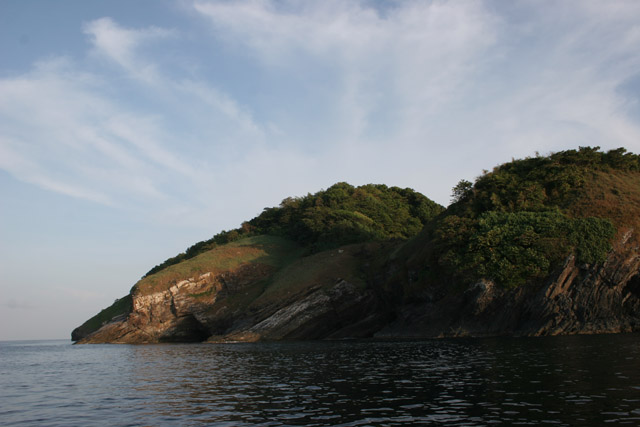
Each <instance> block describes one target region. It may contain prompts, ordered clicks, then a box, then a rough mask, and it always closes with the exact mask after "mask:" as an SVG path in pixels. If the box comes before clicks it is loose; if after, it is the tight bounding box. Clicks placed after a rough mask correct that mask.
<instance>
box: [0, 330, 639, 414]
mask: <svg viewBox="0 0 640 427" xmlns="http://www.w3.org/2000/svg"><path fill="white" fill-rule="evenodd" d="M416 424H418V425H420V424H436V425H460V426H480V425H492V424H506V425H513V424H522V425H540V424H552V425H612V424H613V425H617V424H628V425H640V335H637V334H629V335H597V336H569V337H546V338H496V339H455V340H429V341H382V342H380V341H378V342H374V341H341V342H293V343H256V344H222V345H221V344H158V345H71V343H70V342H68V341H12V342H0V425H4V426H7V425H9V426H13V425H16V426H18V425H19V426H29V425H46V426H96V425H97V426H101V425H105V426H113V425H123V426H147V425H152V426H161V425H186V426H189V425H219V426H243V425H247V426H248V425H261V426H280V425H306V426H328V425H335V426H367V425H380V426H394V425H416Z"/></svg>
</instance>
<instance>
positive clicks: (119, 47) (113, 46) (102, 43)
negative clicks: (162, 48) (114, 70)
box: [84, 17, 175, 83]
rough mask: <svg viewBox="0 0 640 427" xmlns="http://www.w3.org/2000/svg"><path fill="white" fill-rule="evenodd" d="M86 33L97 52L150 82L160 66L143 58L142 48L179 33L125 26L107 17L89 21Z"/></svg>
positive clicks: (144, 80) (162, 29) (86, 25)
mask: <svg viewBox="0 0 640 427" xmlns="http://www.w3.org/2000/svg"><path fill="white" fill-rule="evenodd" d="M84 33H85V34H87V35H88V36H90V38H91V41H92V43H93V52H94V54H96V55H99V56H103V57H105V58H107V59H109V60H111V61H114V62H115V63H116V64H118V65H120V66H121V67H123V68H125V69H126V70H127V71H129V72H130V73H131V74H132V75H133V76H135V77H136V78H138V79H140V80H141V81H143V82H147V83H151V82H154V81H156V79H157V78H158V76H157V68H156V66H155V65H154V64H153V63H150V62H148V61H143V60H141V59H140V58H139V52H140V50H139V48H140V47H141V46H142V45H143V44H145V43H149V42H152V41H154V40H158V39H165V38H167V37H171V36H174V35H175V32H174V31H171V30H168V29H165V28H158V27H150V28H144V29H128V28H124V27H122V26H120V25H118V24H117V23H116V22H114V21H113V20H112V19H111V18H107V17H105V18H100V19H96V20H94V21H91V22H87V23H85V25H84Z"/></svg>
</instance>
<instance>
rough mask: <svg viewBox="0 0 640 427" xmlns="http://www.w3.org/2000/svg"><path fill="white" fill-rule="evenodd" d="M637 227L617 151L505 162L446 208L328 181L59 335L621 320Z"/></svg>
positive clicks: (265, 335)
mask: <svg viewBox="0 0 640 427" xmlns="http://www.w3.org/2000/svg"><path fill="white" fill-rule="evenodd" d="M637 230H640V156H638V155H635V154H632V153H627V152H626V150H624V149H617V150H611V151H608V152H602V151H600V149H599V148H598V147H595V148H589V147H581V148H579V149H578V150H567V151H562V152H558V153H554V154H551V155H548V156H539V155H536V156H535V157H530V158H526V159H522V160H514V161H512V162H509V163H506V164H503V165H500V166H497V167H495V168H494V169H493V170H492V171H490V172H489V171H487V172H485V173H483V174H482V175H481V176H480V177H478V178H477V179H476V181H475V182H474V183H471V182H468V181H460V182H459V183H458V185H456V186H455V188H454V189H453V201H452V204H451V205H450V206H449V207H448V208H446V209H444V208H443V207H441V206H439V205H438V204H436V203H434V202H433V201H431V200H429V199H428V198H427V197H425V196H423V195H421V194H419V193H417V192H415V191H413V190H410V189H401V188H397V187H387V186H384V185H364V186H360V187H353V186H351V185H349V184H346V183H338V184H336V185H334V186H332V187H330V188H328V189H327V190H323V191H320V192H318V193H316V194H308V195H306V196H304V197H297V198H287V199H285V200H283V201H282V203H281V204H280V205H279V206H278V207H273V208H266V209H264V211H263V212H262V213H261V214H260V215H258V216H257V217H255V218H253V219H251V220H249V221H246V222H244V223H242V224H241V226H240V227H239V228H237V229H234V230H230V231H223V232H221V233H219V234H217V235H215V236H214V237H212V238H211V239H208V240H204V241H201V242H199V243H196V244H195V245H193V246H191V247H189V248H188V249H187V250H186V251H185V252H184V253H181V254H179V255H177V256H175V257H172V258H170V259H168V260H166V261H164V262H163V263H161V264H159V265H157V266H155V267H154V268H153V269H151V270H150V271H149V272H148V273H147V274H146V275H145V276H144V277H143V278H142V279H141V280H140V281H139V282H138V283H136V284H135V285H134V287H133V288H132V290H131V293H130V295H128V296H127V297H124V298H122V299H120V300H117V301H116V302H115V303H114V304H113V305H112V306H111V307H109V308H107V309H105V310H103V311H101V312H100V313H99V314H97V315H96V316H94V317H93V318H91V319H89V320H88V321H87V322H85V323H84V324H83V325H82V326H80V327H79V328H77V329H76V330H74V332H73V334H72V338H73V339H74V340H82V339H83V338H85V337H88V336H89V338H88V341H86V340H85V341H83V342H158V341H202V340H204V339H209V340H240V341H247V340H256V339H314V338H321V337H333V338H340V337H354V336H355V337H363V336H371V335H372V334H374V333H379V334H381V336H447V335H459V334H463V333H462V332H459V331H467V332H465V333H469V334H478V335H483V334H484V335H487V334H489V335H492V334H494V335H495V334H504V333H509V334H512V333H524V334H547V333H549V334H552V333H578V332H580V333H587V332H588V333H593V332H611V331H621V330H634V328H635V327H636V326H634V325H640V318H638V314H639V313H640V255H639V254H638V252H639V250H638V248H639V247H640V233H638V231H637ZM96 331H97V332H96ZM385 331H386V332H385ZM469 331H471V332H469ZM518 331H519V332H518ZM94 332H95V333H94Z"/></svg>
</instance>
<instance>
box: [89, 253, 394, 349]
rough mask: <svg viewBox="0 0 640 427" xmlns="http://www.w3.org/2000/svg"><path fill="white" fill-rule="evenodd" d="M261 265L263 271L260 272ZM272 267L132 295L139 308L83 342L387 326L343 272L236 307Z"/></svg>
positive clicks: (314, 335)
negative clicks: (278, 297)
mask: <svg viewBox="0 0 640 427" xmlns="http://www.w3.org/2000/svg"><path fill="white" fill-rule="evenodd" d="M261 270H262V271H261ZM266 273H267V272H265V271H264V266H263V268H260V267H258V266H257V265H251V264H249V265H246V266H244V267H243V268H241V269H240V270H238V271H236V272H234V273H229V272H227V273H224V274H220V275H214V274H211V273H206V274H203V275H200V276H199V277H198V278H190V279H187V280H183V281H180V282H178V283H176V284H175V285H173V286H171V287H170V288H169V289H167V290H165V291H161V292H155V293H151V294H147V295H133V310H132V312H131V313H129V314H128V315H124V316H123V315H120V316H118V317H116V318H114V319H112V321H111V322H108V323H106V324H105V325H103V326H102V327H101V328H100V329H98V330H97V331H96V332H94V333H92V334H90V335H88V336H86V337H82V338H81V339H79V341H78V342H79V343H154V342H201V341H205V340H209V341H211V342H240V341H258V340H291V339H323V338H333V339H337V338H357V337H366V336H371V335H372V334H373V333H374V332H375V331H377V330H379V329H380V328H381V327H382V326H383V325H384V315H383V313H382V312H381V310H380V309H379V306H378V304H377V301H376V299H375V297H374V296H373V293H372V292H371V291H370V290H369V291H367V290H361V289H358V287H356V286H354V285H353V284H351V283H349V282H347V281H345V280H343V279H338V280H337V281H336V283H335V284H334V285H332V286H324V287H311V288H309V289H306V290H305V291H304V292H303V293H301V294H299V295H293V296H291V297H290V298H288V299H287V300H285V301H282V303H281V304H275V305H269V306H265V307H253V309H247V307H237V308H236V309H234V308H232V307H230V304H228V301H227V300H228V299H229V298H233V297H234V296H235V295H237V294H238V293H242V292H243V291H244V289H245V288H246V287H248V286H250V285H251V284H253V283H255V282H256V281H258V280H260V278H261V277H262V275H263V274H266Z"/></svg>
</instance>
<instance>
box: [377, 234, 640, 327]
mask: <svg viewBox="0 0 640 427" xmlns="http://www.w3.org/2000/svg"><path fill="white" fill-rule="evenodd" d="M631 233H632V231H628V232H627V233H625V234H624V236H623V238H622V239H621V241H619V242H617V244H615V245H614V250H613V251H611V252H610V254H609V256H608V257H607V260H606V261H605V262H604V263H602V264H598V265H577V264H576V259H575V256H573V255H570V256H569V257H568V258H567V259H566V260H565V262H564V264H563V266H562V267H561V268H559V269H558V270H557V271H556V272H555V273H554V274H553V275H552V276H551V277H549V278H548V279H547V280H546V281H543V282H542V283H540V284H537V285H528V286H522V287H519V288H517V289H513V290H504V289H501V288H499V287H498V286H496V285H494V284H493V283H492V282H489V281H479V282H477V283H474V284H472V285H471V286H469V287H468V288H467V289H466V290H465V291H463V292H451V291H448V290H447V289H446V288H445V287H444V286H443V287H441V288H436V289H431V292H429V295H430V296H431V297H430V298H427V299H425V300H422V301H420V302H416V303H414V304H410V305H404V306H402V308H401V309H399V310H397V311H396V314H397V317H396V319H395V320H394V321H393V322H391V323H390V324H388V325H387V326H385V327H384V328H383V329H382V330H380V331H379V332H378V333H377V334H376V335H377V336H378V337H458V336H500V335H515V336H542V335H562V334H596V333H618V332H633V331H640V252H639V248H638V246H637V240H632V239H630V236H631Z"/></svg>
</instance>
